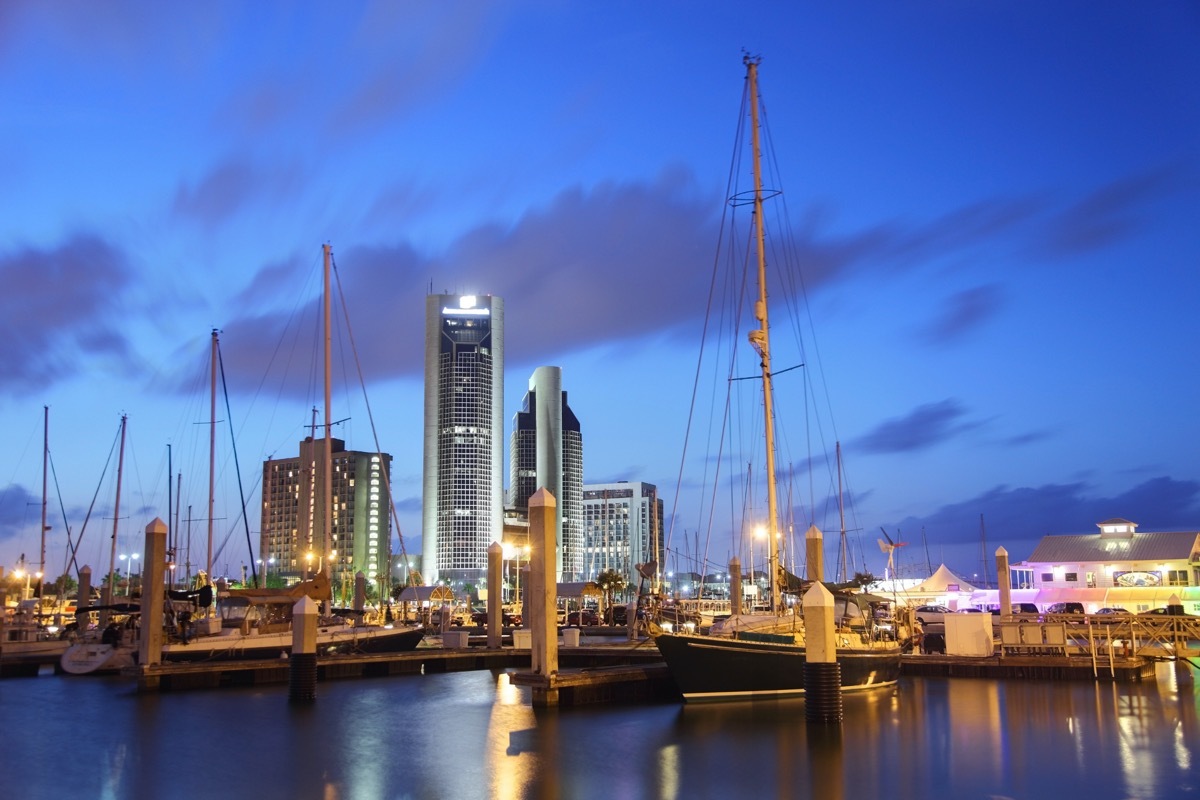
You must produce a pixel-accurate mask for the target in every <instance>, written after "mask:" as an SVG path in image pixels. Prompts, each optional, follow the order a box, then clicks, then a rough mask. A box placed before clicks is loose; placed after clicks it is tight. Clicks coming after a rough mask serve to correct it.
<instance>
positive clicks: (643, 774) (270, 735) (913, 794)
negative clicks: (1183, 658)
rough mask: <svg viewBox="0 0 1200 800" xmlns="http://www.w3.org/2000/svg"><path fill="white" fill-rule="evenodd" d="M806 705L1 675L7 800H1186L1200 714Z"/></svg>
mask: <svg viewBox="0 0 1200 800" xmlns="http://www.w3.org/2000/svg"><path fill="white" fill-rule="evenodd" d="M845 708H846V716H845V721H844V723H843V725H841V726H840V727H839V726H833V727H820V726H817V727H810V726H808V725H807V724H806V723H805V721H804V704H803V701H786V702H769V703H735V704H722V705H711V706H682V705H679V704H674V703H670V704H658V705H649V706H632V705H628V706H622V705H606V706H601V707H596V708H579V709H562V710H557V711H556V710H547V709H533V708H531V707H530V704H529V693H528V690H526V689H522V688H520V687H516V686H513V685H512V684H511V682H510V681H509V680H508V677H507V676H506V675H504V674H499V675H496V674H493V673H490V672H467V673H451V674H442V675H437V674H430V675H425V676H405V677H395V678H379V679H371V680H359V681H335V682H331V683H323V684H320V685H319V686H318V687H317V700H316V702H315V703H313V704H311V705H299V706H295V705H290V704H289V703H288V702H287V687H286V686H271V687H264V688H247V689H230V690H221V691H200V692H186V693H176V694H164V695H145V696H139V695H136V694H135V693H134V692H133V691H132V687H130V686H129V685H128V684H126V683H124V682H120V681H116V680H109V679H99V680H87V679H78V678H70V679H68V678H62V677H49V676H42V677H39V678H36V679H25V680H13V679H10V680H5V681H0V709H2V711H3V717H2V718H3V721H4V723H3V725H0V779H2V781H3V783H2V784H0V785H2V786H3V787H4V796H6V797H14V798H17V797H19V798H21V799H22V800H37V798H63V797H99V798H113V800H117V799H119V798H142V797H146V798H149V797H172V796H180V797H183V796H200V795H201V794H202V793H203V794H209V793H212V794H214V795H215V796H219V797H221V798H222V800H236V798H241V797H255V798H276V797H279V798H320V799H321V800H359V798H365V799H368V800H369V799H371V798H497V799H498V800H499V799H504V800H507V798H521V797H527V798H560V797H561V798H606V799H607V798H613V799H614V800H624V799H625V798H662V800H677V799H679V800H682V798H704V797H721V796H728V797H744V796H748V795H749V796H753V797H755V798H794V797H816V796H819V797H822V798H826V799H827V800H848V799H849V798H882V797H896V798H926V797H936V798H981V799H982V798H1003V797H1011V798H1041V797H1053V798H1062V797H1064V796H1065V797H1068V798H1072V800H1074V798H1081V797H1087V798H1088V800H1098V799H1099V798H1110V797H1112V798H1117V797H1119V798H1174V797H1180V798H1183V797H1200V781H1198V779H1197V778H1196V777H1194V776H1193V773H1194V772H1196V766H1197V761H1198V759H1197V756H1198V755H1200V728H1198V724H1197V718H1198V717H1200V700H1198V698H1197V695H1196V690H1195V686H1194V681H1193V679H1192V677H1191V675H1190V674H1187V673H1182V674H1177V673H1176V672H1175V671H1173V670H1172V669H1171V667H1169V666H1164V667H1162V668H1160V678H1159V680H1158V681H1157V682H1151V683H1145V684H1135V685H1118V684H1112V683H1096V684H1092V683H1065V682H1049V681H1015V680H1014V681H986V680H975V679H965V678H964V679H954V680H936V679H913V680H905V681H904V682H902V684H901V686H900V687H899V689H898V690H894V691H893V690H884V691H881V692H876V693H873V694H868V695H848V696H847V697H846V698H845Z"/></svg>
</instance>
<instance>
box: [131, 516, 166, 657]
mask: <svg viewBox="0 0 1200 800" xmlns="http://www.w3.org/2000/svg"><path fill="white" fill-rule="evenodd" d="M142 552H143V553H144V554H145V556H146V558H145V560H144V561H143V562H142V615H141V616H142V621H141V634H140V636H139V638H138V663H139V664H158V663H159V662H161V661H162V647H163V569H164V567H165V566H166V563H167V523H165V522H163V521H162V520H161V519H159V518H158V517H155V518H154V520H153V521H152V522H151V523H150V524H149V525H147V526H146V541H145V549H144V550H143V551H142Z"/></svg>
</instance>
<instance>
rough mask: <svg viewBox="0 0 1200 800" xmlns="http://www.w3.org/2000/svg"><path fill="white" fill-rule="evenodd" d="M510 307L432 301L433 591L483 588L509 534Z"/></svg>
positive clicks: (450, 298) (427, 501)
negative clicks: (436, 586)
mask: <svg viewBox="0 0 1200 800" xmlns="http://www.w3.org/2000/svg"><path fill="white" fill-rule="evenodd" d="M503 433H504V302H503V301H502V300H501V299H500V298H499V297H488V296H483V295H479V296H476V295H458V294H436V295H429V296H427V297H426V299H425V450H424V485H423V489H422V506H423V508H422V518H421V534H422V537H421V554H422V559H421V563H422V565H423V569H424V573H423V577H424V579H425V581H426V583H429V584H433V583H437V582H438V581H439V580H445V581H448V582H456V581H464V582H469V583H479V582H481V581H482V580H483V579H485V578H486V576H487V548H488V546H489V545H491V544H492V543H493V542H499V541H500V537H501V533H502V531H503V529H504V452H503V451H504V440H503Z"/></svg>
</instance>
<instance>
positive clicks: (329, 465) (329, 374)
mask: <svg viewBox="0 0 1200 800" xmlns="http://www.w3.org/2000/svg"><path fill="white" fill-rule="evenodd" d="M321 249H322V250H323V251H324V254H325V259H324V260H325V292H324V294H325V297H324V315H325V464H324V467H325V469H324V472H325V504H324V511H325V513H324V514H323V516H324V518H325V520H324V521H325V549H324V550H322V551H321V552H322V557H324V558H325V559H326V561H325V574H326V575H329V574H330V573H331V572H332V569H331V565H330V563H329V561H330V560H332V558H333V554H332V553H331V552H330V549H329V545H330V542H331V541H332V538H333V439H332V435H331V431H332V429H333V412H332V405H333V389H332V386H333V334H332V330H331V326H330V324H329V251H330V247H329V244H328V243H326V244H323V245H321Z"/></svg>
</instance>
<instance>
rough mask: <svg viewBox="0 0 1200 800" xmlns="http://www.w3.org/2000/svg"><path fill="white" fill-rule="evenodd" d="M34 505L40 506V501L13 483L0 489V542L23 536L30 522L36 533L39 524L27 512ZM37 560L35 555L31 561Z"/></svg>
mask: <svg viewBox="0 0 1200 800" xmlns="http://www.w3.org/2000/svg"><path fill="white" fill-rule="evenodd" d="M34 505H38V506H40V505H41V499H40V498H35V497H34V496H33V495H32V494H30V493H29V492H28V491H26V490H25V487H23V486H18V485H16V484H15V483H14V484H9V485H8V486H6V487H4V488H3V489H0V542H3V541H6V540H9V539H16V538H18V537H19V536H21V535H23V534H24V533H25V532H26V530H27V529H28V528H29V525H30V522H31V521H32V522H33V529H34V531H35V532H36V531H37V526H38V525H39V524H40V523H39V522H38V521H37V520H35V519H33V518H32V517H30V512H29V510H30V508H31V507H33V506H34ZM39 513H40V512H39ZM37 558H38V556H37V554H36V553H35V554H34V555H33V559H34V560H37Z"/></svg>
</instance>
